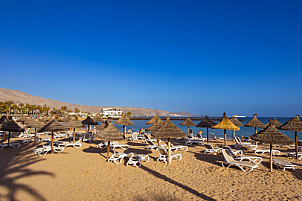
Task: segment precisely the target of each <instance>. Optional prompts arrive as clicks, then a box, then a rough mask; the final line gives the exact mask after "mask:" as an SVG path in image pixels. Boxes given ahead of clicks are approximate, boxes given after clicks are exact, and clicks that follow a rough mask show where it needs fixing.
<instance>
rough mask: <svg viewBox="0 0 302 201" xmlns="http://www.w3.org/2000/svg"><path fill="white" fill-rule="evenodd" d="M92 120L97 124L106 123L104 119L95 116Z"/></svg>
mask: <svg viewBox="0 0 302 201" xmlns="http://www.w3.org/2000/svg"><path fill="white" fill-rule="evenodd" d="M92 120H93V121H95V122H104V120H103V119H102V117H101V116H95V117H93V118H92Z"/></svg>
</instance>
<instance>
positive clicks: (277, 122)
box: [265, 118, 282, 129]
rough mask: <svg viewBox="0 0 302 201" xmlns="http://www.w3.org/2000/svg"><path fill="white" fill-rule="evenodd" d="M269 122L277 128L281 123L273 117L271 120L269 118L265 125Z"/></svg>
mask: <svg viewBox="0 0 302 201" xmlns="http://www.w3.org/2000/svg"><path fill="white" fill-rule="evenodd" d="M270 123H271V124H274V125H275V126H276V128H277V129H279V128H280V127H281V126H282V124H281V123H280V122H279V121H278V120H277V119H276V118H274V119H273V120H271V119H269V120H268V123H267V124H265V127H267V126H268V125H269V124H270Z"/></svg>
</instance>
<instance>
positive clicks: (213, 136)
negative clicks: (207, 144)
mask: <svg viewBox="0 0 302 201" xmlns="http://www.w3.org/2000/svg"><path fill="white" fill-rule="evenodd" d="M211 138H212V139H213V140H224V138H223V137H216V136H215V134H214V133H211Z"/></svg>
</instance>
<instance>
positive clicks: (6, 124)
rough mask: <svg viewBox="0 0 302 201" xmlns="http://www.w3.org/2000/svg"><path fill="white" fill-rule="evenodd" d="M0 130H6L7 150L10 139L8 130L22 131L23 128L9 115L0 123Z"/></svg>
mask: <svg viewBox="0 0 302 201" xmlns="http://www.w3.org/2000/svg"><path fill="white" fill-rule="evenodd" d="M0 131H8V143H7V150H8V148H9V141H10V132H23V131H24V129H23V128H21V127H20V126H19V125H18V124H17V123H16V122H14V120H12V119H11V117H9V118H6V119H5V120H4V121H3V122H2V124H0Z"/></svg>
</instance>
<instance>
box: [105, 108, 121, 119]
mask: <svg viewBox="0 0 302 201" xmlns="http://www.w3.org/2000/svg"><path fill="white" fill-rule="evenodd" d="M102 114H103V115H104V116H106V117H107V116H108V117H121V116H122V114H123V111H122V110H120V109H115V108H103V109H102Z"/></svg>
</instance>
